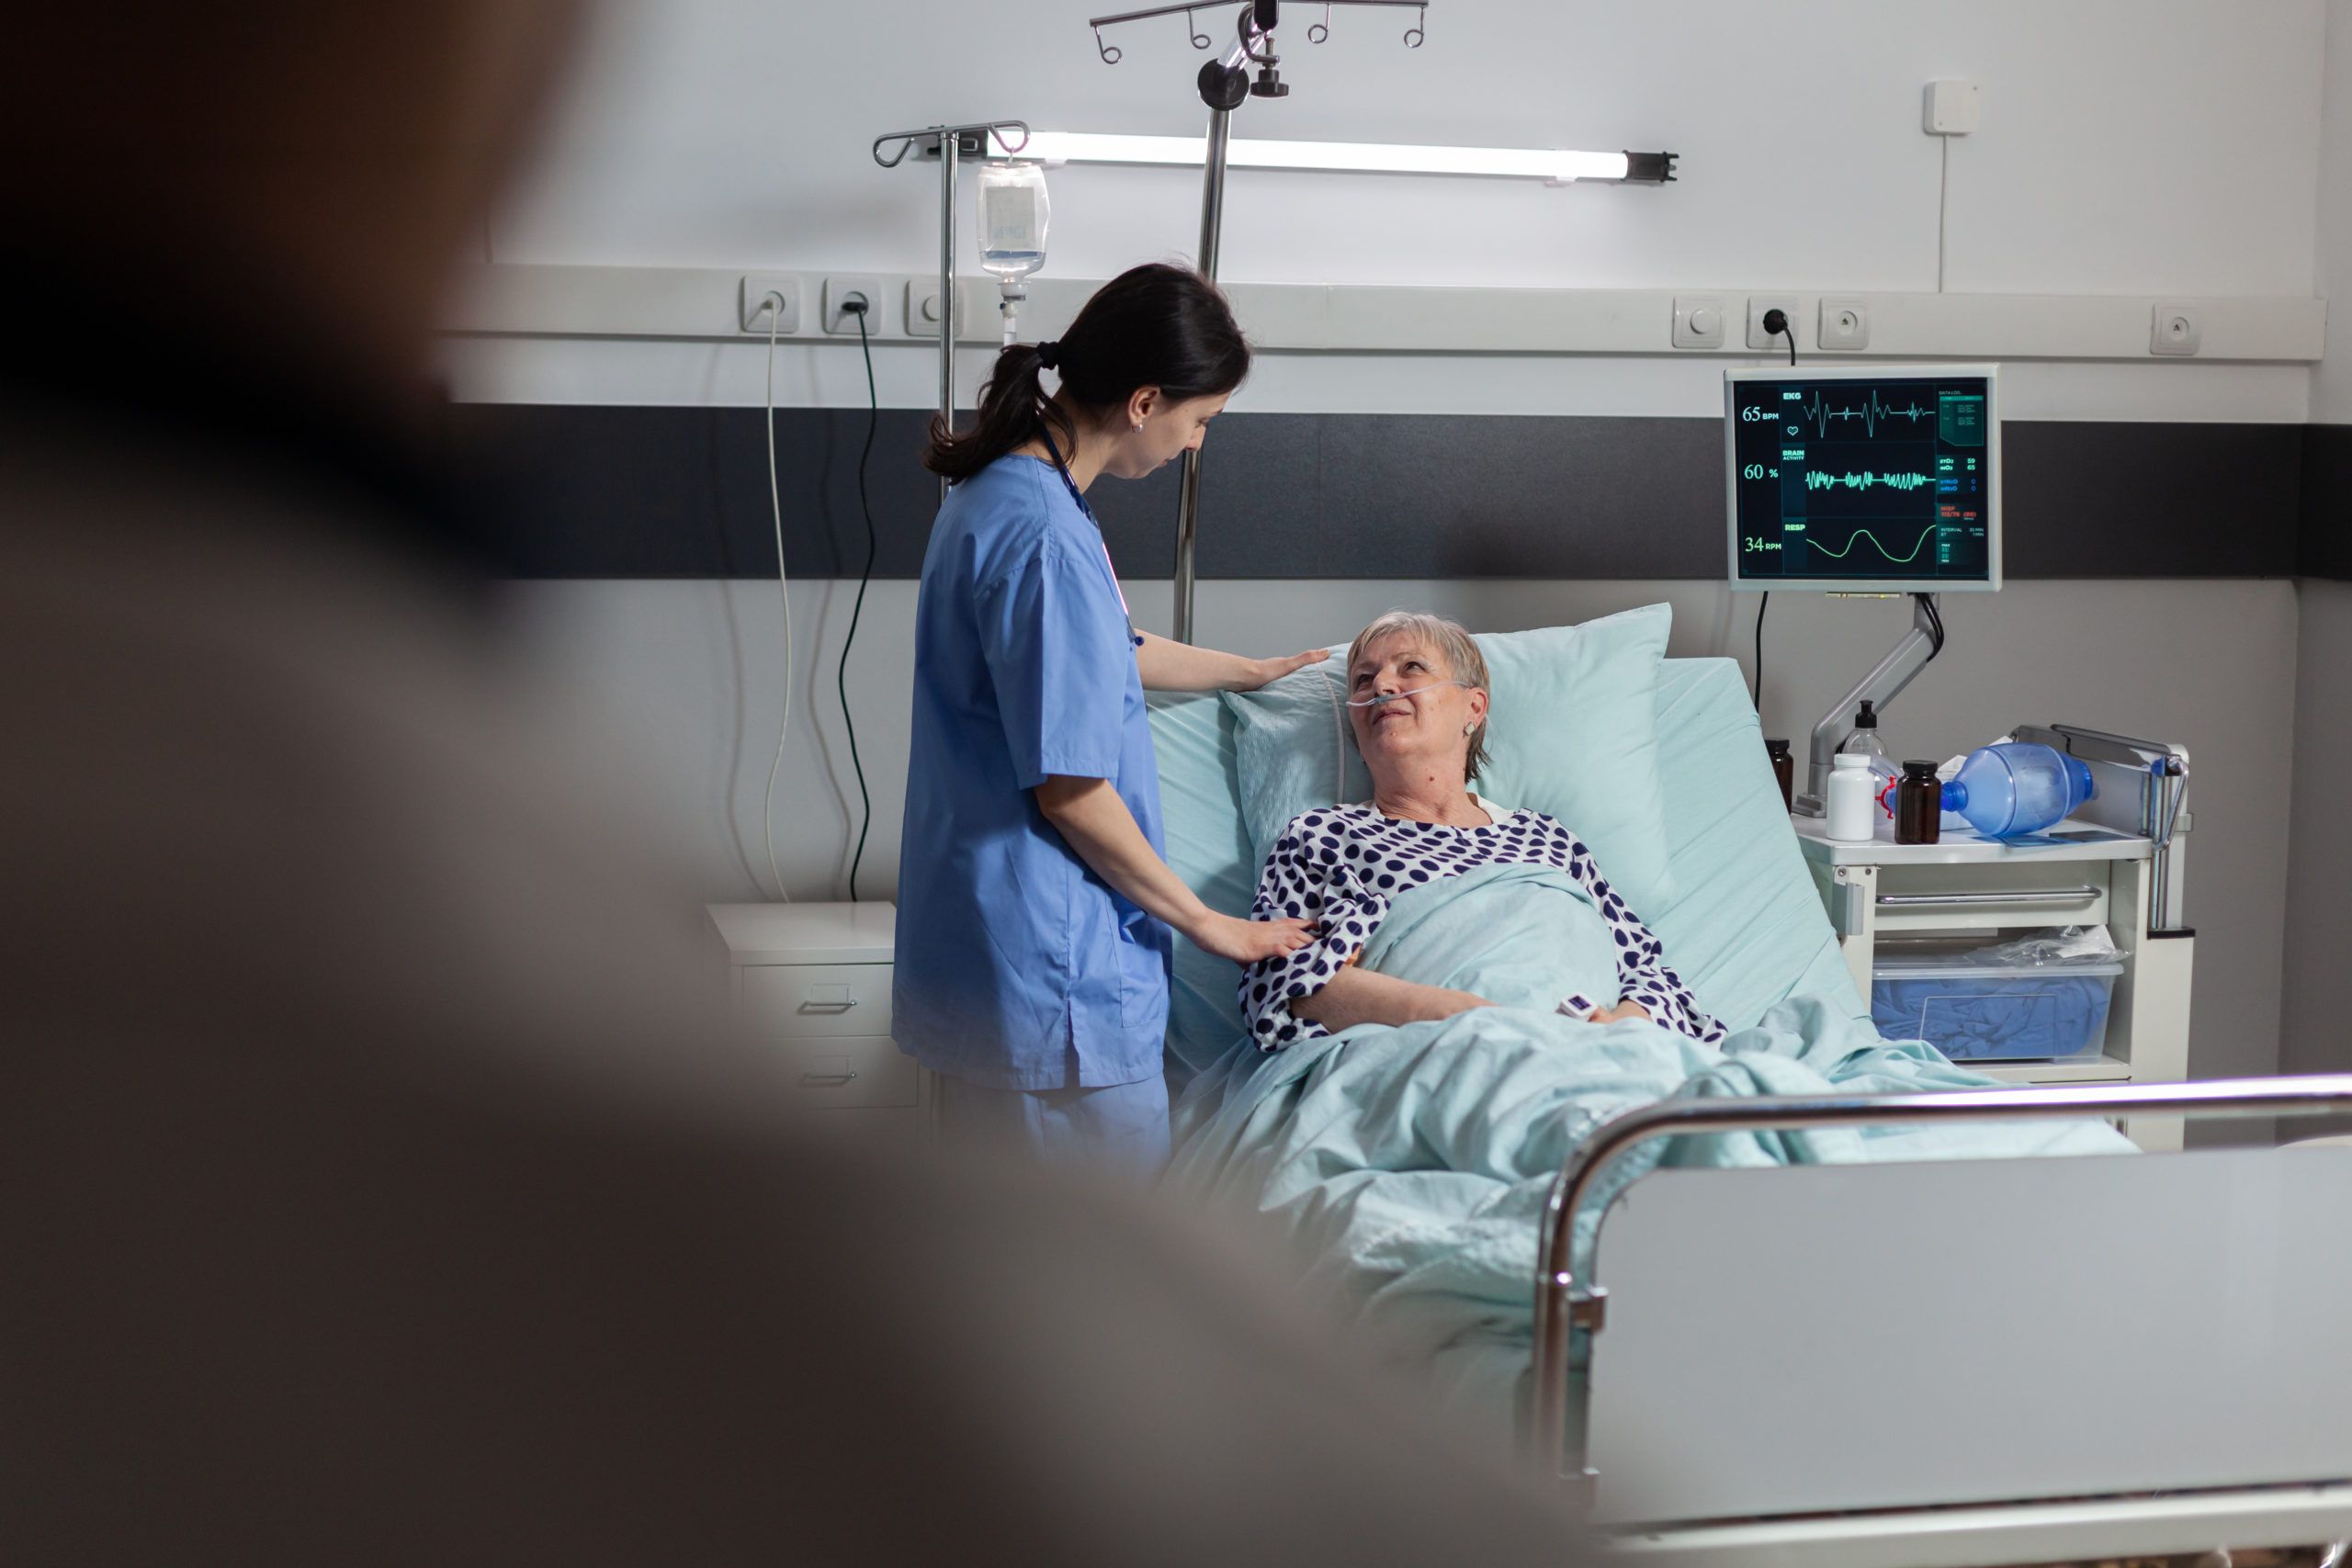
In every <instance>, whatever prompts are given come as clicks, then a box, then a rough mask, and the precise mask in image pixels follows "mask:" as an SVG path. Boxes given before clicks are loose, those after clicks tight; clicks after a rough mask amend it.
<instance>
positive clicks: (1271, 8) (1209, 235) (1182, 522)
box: [877, 0, 1429, 642]
mask: <svg viewBox="0 0 2352 1568" xmlns="http://www.w3.org/2000/svg"><path fill="white" fill-rule="evenodd" d="M1333 5H1340V6H1389V7H1393V8H1396V9H1400V10H1409V11H1415V12H1418V13H1419V15H1420V17H1421V18H1423V19H1426V17H1428V14H1429V0H1329V4H1328V5H1326V6H1324V17H1325V20H1323V21H1321V22H1317V23H1316V24H1315V25H1314V26H1312V27H1310V28H1307V29H1306V37H1307V41H1308V42H1310V43H1321V42H1322V41H1323V40H1324V39H1326V38H1329V36H1330V30H1331V29H1330V22H1329V17H1330V7H1331V6H1333ZM1280 8H1281V7H1280V5H1279V3H1278V0H1244V3H1243V5H1242V6H1241V9H1240V13H1239V15H1238V17H1237V18H1236V24H1235V25H1236V30H1237V31H1238V33H1239V35H1240V39H1239V41H1238V43H1236V44H1235V45H1234V46H1233V48H1232V50H1231V51H1228V52H1227V54H1226V56H1225V57H1224V58H1223V59H1222V60H1212V61H1209V62H1207V63H1205V64H1204V65H1203V66H1202V67H1201V73H1200V77H1199V86H1200V92H1201V102H1203V103H1204V104H1206V105H1207V106H1208V109H1209V138H1208V157H1207V160H1206V166H1205V167H1204V170H1203V172H1202V176H1201V253H1200V263H1199V265H1200V272H1201V276H1203V277H1205V278H1207V279H1208V280H1209V281H1210V282H1212V283H1214V282H1216V256H1217V241H1218V239H1219V238H1220V237H1221V235H1222V232H1223V231H1224V227H1225V166H1226V150H1227V142H1228V139H1229V135H1230V132H1231V129H1232V120H1233V111H1234V110H1235V109H1238V108H1239V107H1241V105H1242V101H1243V100H1244V99H1246V98H1249V97H1252V96H1256V97H1261V98H1280V97H1285V96H1288V95H1289V93H1290V86H1289V85H1288V84H1287V83H1285V82H1284V81H1283V79H1282V73H1281V72H1280V71H1279V70H1278V69H1276V67H1278V66H1279V65H1280V64H1281V61H1280V60H1279V59H1278V58H1277V57H1276V55H1275V54H1274V51H1273V36H1272V35H1273V30H1274V24H1275V20H1276V17H1277V13H1278V12H1279V11H1280ZM1202 9H1204V6H1199V5H1192V6H1153V7H1152V8H1151V9H1149V10H1145V11H1125V12H1121V13H1120V14H1119V15H1117V16H1113V17H1093V18H1091V19H1090V20H1089V21H1088V23H1087V26H1089V27H1091V28H1093V29H1094V42H1095V48H1096V50H1097V51H1099V52H1100V53H1101V54H1102V56H1103V63H1104V64H1106V65H1116V64H1117V63H1118V62H1119V55H1120V52H1121V51H1119V50H1118V48H1117V47H1116V46H1114V45H1112V44H1106V43H1104V42H1103V28H1107V27H1113V26H1115V25H1116V24H1118V23H1121V22H1134V21H1140V20H1143V19H1144V18H1146V17H1173V16H1177V15H1180V14H1181V15H1182V17H1184V23H1185V27H1186V28H1187V29H1188V31H1189V33H1190V36H1191V38H1192V40H1193V47H1194V48H1195V49H1206V48H1208V47H1209V43H1210V39H1209V36H1208V35H1207V34H1205V33H1203V32H1201V31H1199V30H1198V29H1197V28H1194V27H1193V12H1194V11H1197V10H1202ZM1421 39H1422V28H1421V26H1420V25H1419V22H1418V21H1417V22H1416V24H1415V25H1414V26H1413V27H1412V28H1408V29H1407V31H1406V34H1405V43H1406V46H1407V47H1408V48H1410V49H1419V48H1420V47H1421ZM1245 62H1253V63H1255V64H1256V65H1257V67H1258V75H1257V80H1256V81H1254V82H1253V81H1251V80H1250V72H1249V69H1248V66H1247V64H1245ZM877 155H878V154H877ZM1200 531H1201V455H1200V453H1199V452H1197V451H1191V452H1187V453H1185V454H1184V466H1183V470H1182V479H1181V480H1180V488H1179V490H1178V499H1177V503H1176V602H1175V626H1174V628H1173V629H1174V631H1175V634H1176V640H1177V641H1178V642H1190V641H1192V640H1193V554H1194V551H1195V549H1196V547H1197V546H1198V544H1199V542H1200Z"/></svg>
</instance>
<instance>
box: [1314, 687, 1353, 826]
mask: <svg viewBox="0 0 2352 1568" xmlns="http://www.w3.org/2000/svg"><path fill="white" fill-rule="evenodd" d="M1317 673H1318V674H1320V675H1321V676H1322V677H1323V690H1324V691H1325V692H1326V693H1328V694H1329V696H1330V698H1331V722H1332V723H1333V724H1334V725H1336V726H1337V727H1338V728H1339V731H1340V766H1339V770H1338V773H1336V775H1335V776H1334V777H1333V779H1332V781H1331V804H1332V805H1334V806H1344V805H1345V804H1347V798H1348V710H1347V709H1346V708H1344V707H1341V706H1340V682H1338V681H1336V680H1334V679H1332V677H1331V671H1329V669H1322V668H1318V670H1317Z"/></svg>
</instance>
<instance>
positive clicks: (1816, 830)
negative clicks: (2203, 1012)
mask: <svg viewBox="0 0 2352 1568" xmlns="http://www.w3.org/2000/svg"><path fill="white" fill-rule="evenodd" d="M1789 820H1790V825H1791V826H1792V827H1793V828H1794V829H1796V835H1797V847H1798V848H1799V849H1801V850H1802V851H1804V858H1805V863H1806V866H1807V868H1808V869H1810V870H1811V871H1812V873H1813V880H1814V886H1815V888H1816V889H1817V890H1818V891H1819V893H1820V894H1821V901H1822V904H1823V906H1824V907H1825V908H1826V909H1827V910H1828V913H1829V923H1830V925H1831V926H1832V927H1833V928H1835V930H1836V931H1837V932H1838V945H1839V946H1840V948H1841V949H1842V950H1843V951H1844V953H1845V956H1846V964H1847V968H1848V969H1849V971H1850V972H1851V973H1852V975H1853V976H1854V986H1855V988H1856V989H1858V990H1860V992H1861V994H1862V996H1863V998H1865V999H1868V998H1869V997H1870V995H1871V975H1872V972H1873V971H1874V970H1875V969H1876V967H1877V964H1878V961H1879V957H1880V952H1879V942H1880V941H1881V939H1882V938H1886V937H1895V938H1902V937H1917V936H1928V935H1934V936H1954V937H1965V938H1967V939H1970V940H1972V941H1975V942H1988V943H1989V942H1996V941H1999V940H2001V939H2002V938H2004V937H2007V936H2011V935H2015V934H2017V933H2018V932H2020V931H2029V930H2035V929H2041V928H2047V927H2052V926H2105V927H2106V928H2107V930H2108V933H2109V936H2111V937H2112V938H2113V939H2114V941H2115V945H2116V948H2117V950H2118V951H2119V953H2120V954H2121V955H2122V959H2123V964H2124V972H2123V975H2122V976H2121V977H2120V979H2118V980H2117V981H2116V983H2115V992H2114V997H2113V1000H2112V1002H2111V1003H2110V1006H2109V1014H2108V1030H2107V1043H2106V1046H2105V1049H2104V1050H2103V1052H2102V1053H2101V1054H2100V1055H2097V1056H2093V1057H2090V1058H2089V1059H2087V1060H2070V1061H2057V1062H1978V1061H1965V1062H1962V1063H1961V1064H1960V1065H1961V1066H1964V1067H1970V1068H1973V1069H1975V1070H1977V1071H1979V1072H1983V1073H1985V1074H1986V1075H1988V1076H1989V1077H1996V1078H2001V1079H2004V1080H2006V1081H2007V1082H2009V1083H2018V1084H2064V1083H2109V1084H2127V1083H2179V1082H2181V1081H2183V1080H2184V1079H2186V1078H2187V1077H2188V998H2189V991H2190V975H2191V969H2192V966H2193V964H2195V961H2196V955H2197V941H2196V935H2195V933H2194V932H2192V931H2154V930H2152V929H2150V928H2151V925H2152V923H2153V920H2152V916H2153V909H2154V905H2153V899H2154V875H2153V873H2154V853H2155V846H2154V843H2152V842H2151V841H2150V840H2147V839H2145V838H2140V837H2135V836H2133V835H2131V834H2128V833H2119V832H2114V831H2111V830H2109V829H2102V828H2099V827H2097V826H2096V825H2093V824H2087V823H2082V822H2075V821H2072V820H2070V821H2067V822H2064V823H2061V824H2060V825H2059V827H2058V829H2056V831H2057V832H2058V833H2060V834H2063V835H2066V836H2068V837H2069V838H2070V839H2071V840H2074V841H2071V842H2066V843H2063V844H2054V845H2046V846H2041V847H2036V848H2030V849H2029V848H2020V847H2017V846H2013V845H2008V844H2004V843H2000V842H1997V841H1995V840H1985V839H1981V838H1979V837H1977V836H1976V835H1975V834H1973V833H1970V832H1953V833H1949V834H1947V835H1946V836H1945V837H1944V838H1943V840H1942V841H1941V842H1939V843H1934V844H1898V843H1896V842H1894V838H1893V828H1892V825H1891V824H1887V823H1884V822H1881V823H1879V824H1878V826H1879V829H1880V831H1881V832H1882V833H1883V835H1885V836H1883V837H1880V838H1876V839H1874V840H1871V842H1869V843H1841V842H1838V840H1833V839H1831V838H1830V837H1829V836H1828V828H1827V825H1826V823H1824V822H1823V820H1822V819H1821V818H1818V817H1792V818H1790V819H1789ZM2124 1132H2125V1133H2126V1134H2129V1135H2130V1136H2131V1139H2132V1141H2133V1142H2135V1143H2137V1144H2138V1145H2140V1146H2141V1147H2142V1148H2143V1149H2150V1150H2165V1149H2177V1148H2179V1147H2180V1146H2181V1135H2182V1127H2181V1123H2180V1122H2179V1120H2178V1119H2177V1118H2174V1117H2163V1116H2156V1117H2143V1118H2139V1119H2137V1120H2135V1121H2131V1122H2126V1123H2124Z"/></svg>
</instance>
